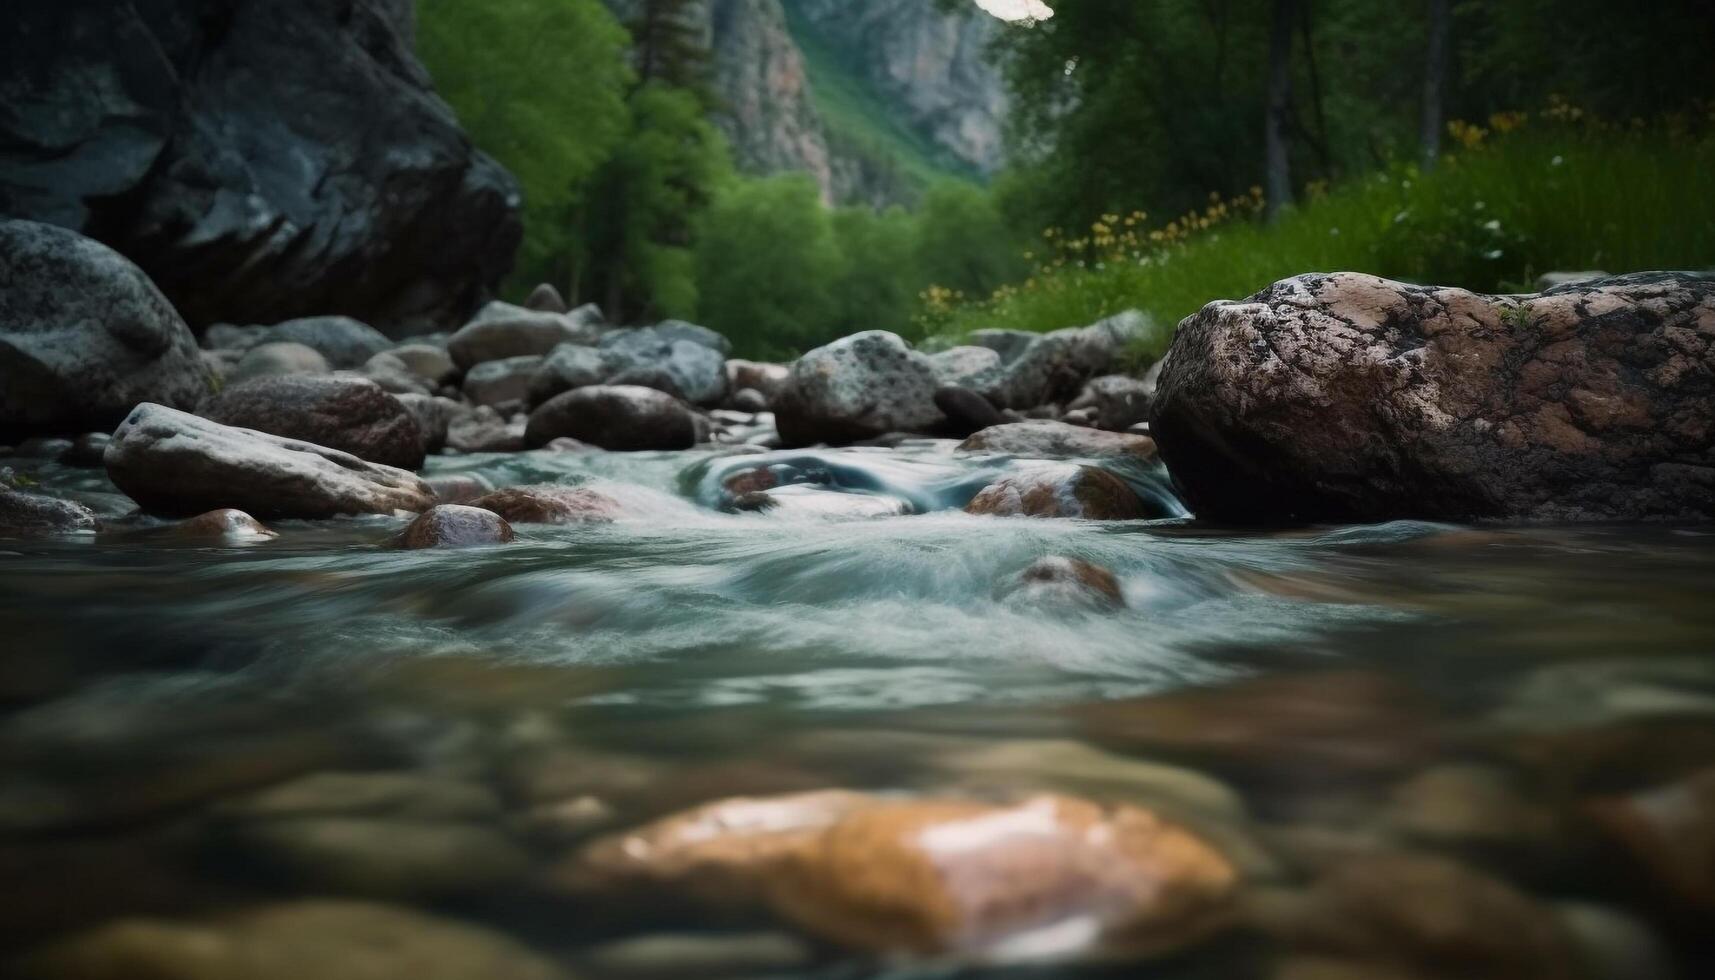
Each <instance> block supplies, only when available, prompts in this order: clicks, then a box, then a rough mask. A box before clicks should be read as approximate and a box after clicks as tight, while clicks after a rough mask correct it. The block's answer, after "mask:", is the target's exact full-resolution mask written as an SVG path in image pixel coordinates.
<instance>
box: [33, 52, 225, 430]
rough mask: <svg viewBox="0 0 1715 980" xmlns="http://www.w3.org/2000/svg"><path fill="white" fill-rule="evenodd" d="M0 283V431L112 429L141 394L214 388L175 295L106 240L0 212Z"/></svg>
mask: <svg viewBox="0 0 1715 980" xmlns="http://www.w3.org/2000/svg"><path fill="white" fill-rule="evenodd" d="M18 26H19V25H18V24H16V23H14V24H12V25H11V30H9V31H8V32H7V33H8V34H13V33H14V32H15V31H16V30H17V28H18ZM54 46H55V45H46V47H54ZM8 70H9V67H8V66H6V65H4V59H3V58H0V75H4V73H5V72H6V71H8ZM5 153H6V150H5V149H3V148H0V158H3V157H4V154H5ZM3 188H4V178H3V177H0V202H3V201H4V199H5V194H4V192H3ZM9 210H10V209H8V208H5V207H0V213H7V212H8V211H9ZM0 282H3V283H4V284H5V288H4V289H0V438H5V437H7V436H14V435H23V434H29V433H33V432H66V433H70V432H85V431H88V430H90V429H108V428H111V427H112V426H113V425H114V424H116V423H117V422H118V421H119V420H120V419H121V418H123V417H124V416H125V413H126V412H128V411H130V410H131V406H133V405H135V404H137V403H138V402H140V401H154V402H160V403H162V404H166V405H173V406H176V407H182V408H190V407H191V406H193V405H195V404H196V403H197V401H198V399H201V398H203V397H204V396H206V395H207V394H208V393H209V391H210V390H211V383H212V382H211V379H210V376H209V372H208V369H207V368H206V367H204V366H203V361H202V354H201V351H200V350H199V349H198V347H197V342H196V337H195V336H193V335H192V334H191V331H190V329H189V328H188V327H186V326H185V323H184V321H183V320H181V319H179V315H178V313H176V312H174V310H173V307H172V304H170V303H168V302H167V300H166V298H165V297H164V296H162V295H161V292H160V290H158V289H156V288H155V285H154V284H153V283H151V282H150V281H149V277H148V276H145V275H144V274H143V272H142V270H140V269H138V268H137V267H136V266H135V265H132V264H131V263H130V262H129V261H127V260H126V259H125V258H124V257H123V256H121V255H120V254H119V253H117V252H115V251H113V250H112V249H110V248H108V247H106V246H105V245H102V244H100V243H99V242H96V241H93V240H91V239H88V238H85V237H83V236H82V235H79V234H77V233H75V232H71V231H66V230H65V229H63V228H55V227H53V226H51V225H43V224H37V223H36V222H33V221H12V220H0Z"/></svg>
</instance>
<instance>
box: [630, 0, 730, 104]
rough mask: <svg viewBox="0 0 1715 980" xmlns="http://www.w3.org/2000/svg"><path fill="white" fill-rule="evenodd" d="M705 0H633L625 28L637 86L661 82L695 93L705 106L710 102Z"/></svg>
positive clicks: (711, 95) (711, 94)
mask: <svg viewBox="0 0 1715 980" xmlns="http://www.w3.org/2000/svg"><path fill="white" fill-rule="evenodd" d="M704 2H705V0H635V9H634V12H633V14H632V16H631V17H629V18H628V19H627V20H626V21H625V29H626V31H627V32H629V33H630V34H631V44H632V52H633V58H632V61H633V64H634V65H635V66H636V69H637V78H638V83H639V84H640V85H647V84H649V83H651V82H659V83H663V84H666V85H670V86H672V87H673V88H678V89H684V90H685V91H687V92H691V93H693V94H695V95H696V96H697V98H698V99H700V100H701V101H702V102H703V103H704V104H705V105H712V104H713V101H714V98H713V93H712V90H711V89H710V88H709V74H710V58H709V48H708V41H707V38H706V36H705V35H706V27H705V20H704V16H703V4H704Z"/></svg>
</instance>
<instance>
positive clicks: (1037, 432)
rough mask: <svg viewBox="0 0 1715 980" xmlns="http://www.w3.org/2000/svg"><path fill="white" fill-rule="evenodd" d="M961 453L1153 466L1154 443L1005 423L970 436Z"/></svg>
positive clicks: (1072, 428)
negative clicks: (1151, 464) (1148, 464)
mask: <svg viewBox="0 0 1715 980" xmlns="http://www.w3.org/2000/svg"><path fill="white" fill-rule="evenodd" d="M957 451H958V452H961V453H1002V454H1005V455H1008V456H1022V457H1024V458H1026V459H1129V460H1131V461H1133V462H1138V463H1153V462H1155V441H1154V440H1153V439H1151V438H1149V437H1148V436H1139V435H1133V434H1131V433H1129V432H1103V431H1100V430H1098V429H1088V428H1085V427H1083V426H1079V425H1068V424H1066V423H1065V422H1055V421H1052V420H1050V419H1031V420H1029V421H1027V422H1008V423H1005V424H1004V425H996V426H991V427H989V428H987V429H983V430H982V431H981V432H977V433H975V434H973V435H972V436H971V437H970V438H969V439H966V440H965V441H964V442H962V443H960V444H959V447H958V449H957Z"/></svg>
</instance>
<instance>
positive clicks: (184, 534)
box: [173, 507, 279, 538]
mask: <svg viewBox="0 0 1715 980" xmlns="http://www.w3.org/2000/svg"><path fill="white" fill-rule="evenodd" d="M173 536H174V537H180V538H273V537H278V536H279V535H277V534H276V533H275V532H274V531H272V530H270V529H268V528H267V527H264V526H263V524H262V522H261V521H258V520H257V519H256V518H254V517H251V516H250V515H249V514H246V513H245V512H243V511H241V510H234V509H232V508H231V507H223V508H221V509H220V510H211V511H209V512H208V513H206V514H198V515H197V516H195V517H193V518H191V519H190V520H188V521H181V522H179V523H178V524H175V525H174V526H173Z"/></svg>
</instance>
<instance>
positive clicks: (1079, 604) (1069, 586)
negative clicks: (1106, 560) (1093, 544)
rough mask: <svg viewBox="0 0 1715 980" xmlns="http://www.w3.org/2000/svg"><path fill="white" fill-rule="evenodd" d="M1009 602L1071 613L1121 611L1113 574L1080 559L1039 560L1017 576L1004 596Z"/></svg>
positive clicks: (1122, 598) (1121, 596) (1122, 602)
mask: <svg viewBox="0 0 1715 980" xmlns="http://www.w3.org/2000/svg"><path fill="white" fill-rule="evenodd" d="M1006 595H1007V597H1008V598H1009V599H1011V600H1012V601H1015V602H1016V601H1023V602H1026V603H1030V604H1033V605H1046V606H1051V607H1067V608H1074V609H1079V608H1081V609H1123V608H1124V607H1125V595H1124V593H1122V592H1121V591H1120V584H1119V580H1118V579H1116V578H1115V577H1114V573H1113V572H1110V571H1108V570H1107V569H1105V568H1103V567H1101V566H1100V565H1092V564H1090V563H1089V562H1087V561H1084V560H1083V559H1081V558H1066V557H1062V556H1059V555H1053V556H1050V557H1047V558H1039V559H1037V560H1036V561H1034V562H1032V563H1031V565H1030V567H1029V568H1026V569H1025V570H1024V571H1022V572H1020V573H1019V574H1018V578H1017V579H1015V580H1014V581H1013V583H1012V585H1011V588H1010V589H1009V590H1008V591H1007V593H1006Z"/></svg>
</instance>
